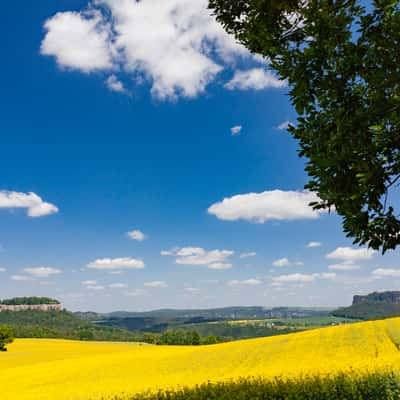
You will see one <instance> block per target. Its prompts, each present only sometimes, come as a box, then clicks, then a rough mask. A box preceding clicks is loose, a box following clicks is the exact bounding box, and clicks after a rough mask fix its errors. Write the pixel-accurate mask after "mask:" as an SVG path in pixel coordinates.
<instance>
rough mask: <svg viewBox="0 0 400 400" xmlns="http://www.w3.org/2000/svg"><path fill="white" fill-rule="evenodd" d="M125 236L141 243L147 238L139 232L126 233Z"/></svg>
mask: <svg viewBox="0 0 400 400" xmlns="http://www.w3.org/2000/svg"><path fill="white" fill-rule="evenodd" d="M127 235H128V236H129V237H130V238H131V239H132V240H137V241H138V242H143V240H145V239H147V236H146V235H145V234H144V233H143V232H142V231H139V230H133V231H130V232H127Z"/></svg>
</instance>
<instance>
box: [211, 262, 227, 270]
mask: <svg viewBox="0 0 400 400" xmlns="http://www.w3.org/2000/svg"><path fill="white" fill-rule="evenodd" d="M208 268H209V269H219V270H223V269H231V268H232V264H230V263H222V262H216V263H212V264H209V265H208Z"/></svg>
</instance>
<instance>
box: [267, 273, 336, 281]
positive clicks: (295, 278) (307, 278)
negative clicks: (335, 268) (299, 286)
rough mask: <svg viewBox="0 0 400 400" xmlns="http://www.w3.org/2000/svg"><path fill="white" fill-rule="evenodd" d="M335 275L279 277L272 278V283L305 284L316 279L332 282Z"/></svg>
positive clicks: (289, 275)
mask: <svg viewBox="0 0 400 400" xmlns="http://www.w3.org/2000/svg"><path fill="white" fill-rule="evenodd" d="M335 278H336V274H335V273H334V272H323V273H314V274H288V275H279V276H274V277H273V278H272V281H273V282H278V283H307V282H313V281H315V280H316V279H325V280H334V279H335Z"/></svg>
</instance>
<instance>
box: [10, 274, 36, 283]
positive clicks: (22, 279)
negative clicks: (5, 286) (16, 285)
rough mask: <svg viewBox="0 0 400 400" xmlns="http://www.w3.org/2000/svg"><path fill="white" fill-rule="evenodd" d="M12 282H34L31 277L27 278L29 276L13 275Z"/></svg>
mask: <svg viewBox="0 0 400 400" xmlns="http://www.w3.org/2000/svg"><path fill="white" fill-rule="evenodd" d="M11 280H13V281H20V282H26V281H32V280H33V278H32V277H31V276H27V275H11Z"/></svg>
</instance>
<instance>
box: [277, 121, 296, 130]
mask: <svg viewBox="0 0 400 400" xmlns="http://www.w3.org/2000/svg"><path fill="white" fill-rule="evenodd" d="M293 125H294V124H293V123H292V122H290V121H284V122H282V123H281V124H279V125H278V126H277V127H276V129H277V130H278V131H286V130H287V129H288V128H289V126H293Z"/></svg>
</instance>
